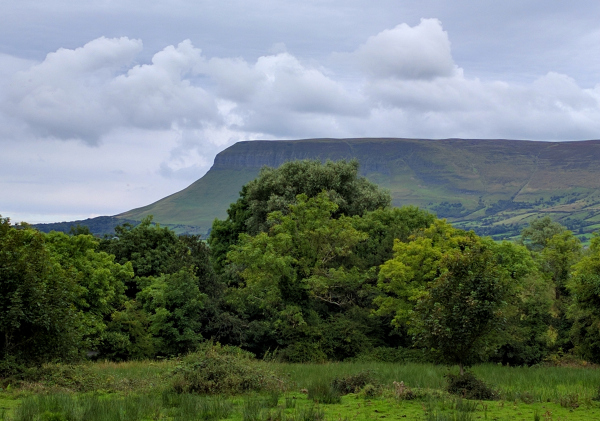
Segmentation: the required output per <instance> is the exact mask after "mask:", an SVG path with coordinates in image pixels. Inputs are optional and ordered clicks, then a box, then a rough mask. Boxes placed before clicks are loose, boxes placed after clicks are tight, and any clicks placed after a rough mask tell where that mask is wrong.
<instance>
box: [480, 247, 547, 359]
mask: <svg viewBox="0 0 600 421" xmlns="http://www.w3.org/2000/svg"><path fill="white" fill-rule="evenodd" d="M489 245H490V247H492V250H493V253H494V256H495V258H496V261H497V263H498V265H499V266H500V267H501V268H502V269H503V270H505V271H506V273H507V276H508V277H509V279H510V283H511V286H512V291H513V295H512V299H511V300H509V302H508V306H507V308H506V310H505V314H506V318H507V323H506V329H505V331H504V334H503V338H502V339H501V340H500V341H499V342H500V343H501V344H502V345H501V346H500V348H499V349H498V351H497V352H496V353H495V355H493V356H492V359H493V361H498V362H501V363H504V364H510V365H524V364H525V365H532V364H537V363H539V362H541V361H542V360H543V359H544V358H545V357H546V356H547V355H548V354H549V353H550V352H551V351H552V349H554V348H555V346H556V344H557V340H558V333H557V329H556V326H555V323H554V321H555V315H556V312H555V308H553V304H554V300H555V291H554V285H553V283H552V281H551V280H550V279H548V277H547V276H545V275H544V273H543V272H542V271H541V269H540V264H539V262H537V261H536V260H535V259H533V257H532V256H531V253H530V252H529V250H527V248H526V247H525V246H523V245H520V244H516V243H514V242H511V241H502V242H498V243H495V242H489ZM499 339H500V337H499Z"/></svg>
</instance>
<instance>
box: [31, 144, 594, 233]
mask: <svg viewBox="0 0 600 421" xmlns="http://www.w3.org/2000/svg"><path fill="white" fill-rule="evenodd" d="M353 158H356V159H358V161H359V162H360V171H361V173H362V175H364V176H366V177H367V178H368V179H369V180H371V181H373V182H374V183H377V184H378V185H380V186H381V187H383V188H386V189H388V190H389V191H390V193H391V195H392V200H393V204H394V205H395V206H402V205H417V206H419V207H422V208H426V209H429V210H431V211H433V212H435V213H437V215H438V216H439V217H444V218H447V219H448V220H449V221H451V222H452V223H453V224H454V225H455V226H459V227H463V228H466V229H474V230H475V231H476V232H477V233H479V234H482V235H492V236H493V237H494V238H497V239H498V238H509V237H512V236H514V235H517V234H518V232H519V231H520V230H521V228H522V227H523V226H524V225H526V224H527V222H528V221H530V220H531V219H533V218H536V217H539V216H544V215H549V216H551V217H552V218H553V219H554V220H556V221H558V222H560V223H562V224H564V225H566V226H567V227H568V228H569V229H571V230H573V231H574V232H575V233H576V234H578V235H580V236H581V237H582V239H584V240H587V239H589V237H590V235H591V232H592V231H594V230H598V229H600V140H589V141H575V142H533V141H525V140H506V139H498V140H490V139H482V140H477V139H444V140H428V139H394V138H365V139H304V140H291V141H283V140H278V141H259V140H256V141H249V142H239V143H236V144H235V145H233V146H231V147H229V148H227V149H225V150H224V151H222V152H221V153H219V154H218V155H217V157H216V158H215V162H214V165H213V166H212V168H211V169H210V170H209V171H208V172H207V173H206V175H204V177H202V178H200V179H199V180H197V181H196V182H194V183H193V184H192V185H190V186H189V187H187V188H186V189H184V190H182V191H180V192H177V193H175V194H172V195H170V196H168V197H165V198H164V199H161V200H159V201H157V202H155V203H152V204H150V205H148V206H144V207H141V208H137V209H133V210H130V211H128V212H124V213H122V214H119V215H115V217H113V218H114V220H111V223H115V222H116V221H119V220H123V221H125V220H128V221H132V220H133V221H139V220H141V219H142V218H143V217H144V216H146V215H154V220H155V221H156V222H159V223H161V224H163V225H167V226H169V227H172V228H173V229H175V230H176V231H177V232H180V233H181V232H189V233H200V234H205V233H206V232H208V230H209V229H210V227H211V225H212V222H213V220H214V219H215V218H221V219H222V218H225V217H226V209H227V208H228V206H229V204H230V203H232V202H234V201H235V200H237V198H238V193H239V191H240V189H241V187H242V186H243V185H244V184H245V183H247V182H248V181H250V180H252V179H253V178H255V177H256V176H257V175H258V173H259V171H260V168H261V167H263V166H265V165H267V166H271V167H277V166H279V165H281V164H283V163H284V162H287V161H291V160H296V159H320V160H321V161H326V160H327V159H331V160H339V159H346V160H349V159H353ZM83 222H86V221H83ZM91 223H94V219H92V220H91ZM67 224H69V223H67ZM70 224H73V223H70ZM82 225H84V224H83V223H82ZM38 227H39V226H38ZM66 230H67V231H68V228H66ZM92 231H93V230H92ZM93 232H94V231H93Z"/></svg>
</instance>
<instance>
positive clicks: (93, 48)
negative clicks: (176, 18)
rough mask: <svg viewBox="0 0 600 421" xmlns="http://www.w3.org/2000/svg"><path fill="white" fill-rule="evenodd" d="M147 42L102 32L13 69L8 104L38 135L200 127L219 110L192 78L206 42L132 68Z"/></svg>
mask: <svg viewBox="0 0 600 421" xmlns="http://www.w3.org/2000/svg"><path fill="white" fill-rule="evenodd" d="M141 48H142V43H141V41H138V40H130V39H128V38H119V39H107V38H99V39H96V40H94V41H91V42H89V43H87V44H85V45H84V46H83V47H81V48H77V49H75V50H68V49H60V50H58V51H57V52H55V53H51V54H48V56H47V57H46V59H45V60H44V61H43V62H42V63H40V64H37V65H35V66H32V67H31V68H29V69H28V70H25V71H22V72H18V73H17V74H16V75H15V76H14V78H13V81H12V84H11V87H10V88H9V91H8V95H7V97H6V99H5V101H4V104H2V105H3V108H4V109H5V110H6V112H7V114H9V115H11V116H13V117H15V118H19V119H21V121H23V122H24V123H26V124H27V125H29V127H30V128H31V129H32V130H33V131H34V133H36V134H38V135H40V136H44V137H54V138H58V139H81V140H84V141H85V142H87V143H90V144H97V143H98V142H99V140H100V138H101V137H102V136H103V135H106V134H107V133H109V132H110V131H111V130H114V129H116V128H119V127H139V128H154V129H165V128H167V129H168V128H169V127H170V126H171V125H172V124H176V123H177V124H180V125H184V126H185V125H189V126H191V127H199V126H201V125H202V124H203V122H204V121H205V120H211V121H212V120H215V119H217V118H218V112H217V110H216V105H215V103H214V101H213V98H212V97H211V96H210V95H209V94H208V93H206V92H205V91H204V90H203V89H202V88H200V87H197V86H193V85H192V84H191V83H190V81H189V80H188V77H189V76H190V75H193V74H195V73H197V71H198V70H197V66H199V65H200V63H201V61H202V57H201V55H200V50H198V49H196V48H194V47H193V46H192V45H191V43H190V42H189V41H184V42H182V43H180V44H179V45H178V46H177V47H174V46H169V47H166V48H165V49H164V50H162V51H160V52H158V53H156V54H155V55H154V57H153V60H152V63H151V64H148V65H136V66H134V67H130V68H129V69H128V70H127V68H128V67H129V65H130V64H131V62H132V61H133V60H134V58H135V56H136V55H137V54H138V53H139V52H140V51H141ZM125 70H127V71H126V73H125V74H124V73H123V72H124V71H125Z"/></svg>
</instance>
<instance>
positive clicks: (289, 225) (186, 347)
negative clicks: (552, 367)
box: [0, 161, 600, 388]
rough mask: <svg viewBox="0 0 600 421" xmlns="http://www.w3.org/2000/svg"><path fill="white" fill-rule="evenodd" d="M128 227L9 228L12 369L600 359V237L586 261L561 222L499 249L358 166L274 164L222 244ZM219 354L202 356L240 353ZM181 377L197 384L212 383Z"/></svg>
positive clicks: (7, 316) (0, 231) (5, 236)
mask: <svg viewBox="0 0 600 421" xmlns="http://www.w3.org/2000/svg"><path fill="white" fill-rule="evenodd" d="M115 232H116V235H115V236H113V237H106V238H104V239H98V238H94V237H93V236H92V235H90V234H89V231H87V230H86V229H85V228H84V227H77V228H76V229H73V230H72V231H71V232H70V235H68V234H65V233H61V232H51V233H48V234H44V233H41V232H39V231H37V230H35V229H33V228H31V227H29V226H27V225H24V226H12V225H11V224H10V222H9V220H8V219H1V218H0V375H1V374H2V373H3V374H11V373H16V372H19V370H22V369H23V367H25V366H28V365H39V364H42V363H44V362H51V361H72V360H81V359H84V358H102V359H109V360H131V359H143V358H154V357H171V356H178V355H186V354H188V353H193V352H197V351H198V349H200V348H201V347H202V346H203V344H204V343H205V342H206V340H213V341H216V342H220V343H222V344H224V345H235V346H239V347H241V348H242V349H245V350H247V351H250V352H252V353H253V354H255V355H258V356H261V357H265V358H270V359H277V360H283V361H291V362H308V361H312V362H319V361H326V360H350V359H352V360H355V361H367V360H373V359H380V360H383V361H394V362H397V361H408V360H410V361H415V360H421V361H437V362H442V363H447V364H458V365H459V366H460V367H461V371H462V368H463V367H464V366H468V365H471V364H473V363H475V362H480V361H494V362H500V363H509V364H511V365H515V364H517V365H519V364H526V365H531V364H536V363H539V362H541V361H543V360H545V359H552V358H555V357H556V358H558V357H560V356H562V355H564V354H565V353H569V352H570V353H573V354H574V355H575V356H578V357H581V358H585V359H587V360H590V361H593V362H598V363H600V359H599V357H598V356H599V355H600V329H599V328H598V326H599V325H600V311H599V310H598V309H600V236H596V237H595V238H594V239H593V240H592V242H591V247H590V248H589V249H586V250H584V249H583V247H582V245H581V244H580V242H579V240H578V239H577V237H575V236H574V235H573V234H572V233H571V232H570V231H568V230H566V228H564V227H562V226H560V225H559V224H556V223H555V222H553V221H551V220H550V219H549V218H543V219H540V220H535V221H533V222H532V223H531V224H530V225H529V226H528V227H527V228H526V229H525V230H524V231H523V233H522V236H521V238H520V239H519V241H516V242H508V241H504V242H494V241H493V240H491V239H490V238H486V237H479V236H477V235H476V234H475V233H473V232H467V231H464V230H461V229H457V228H454V227H452V226H451V225H450V224H448V223H447V222H446V221H445V220H440V219H436V218H435V217H434V216H433V215H432V214H430V213H428V212H426V211H423V210H420V209H418V208H415V207H410V206H409V207H402V208H392V207H391V206H390V203H389V195H388V194H387V193H386V192H382V191H380V190H379V189H378V188H377V187H375V186H374V185H373V184H371V183H369V182H367V181H366V180H365V179H364V178H361V177H359V176H358V167H357V164H356V162H350V163H347V162H343V161H342V162H337V163H333V162H327V163H325V164H321V163H320V162H316V161H301V162H292V163H288V164H285V165H283V166H282V167H280V168H278V169H263V170H262V171H261V174H260V176H259V177H258V178H257V179H256V180H254V181H252V182H250V183H249V184H248V185H246V186H245V187H244V188H243V190H242V192H241V193H240V198H239V200H238V201H237V202H235V203H233V204H232V205H231V206H230V208H229V210H228V218H227V219H226V220H225V221H219V220H216V221H215V223H214V226H213V230H212V232H211V236H210V238H209V241H208V245H207V243H206V242H204V241H203V240H202V239H200V238H199V237H197V236H177V235H176V234H175V233H174V232H173V231H171V230H169V229H167V228H164V227H161V226H159V225H158V224H154V223H153V222H152V219H151V217H149V218H146V219H144V220H143V221H142V222H141V223H140V224H139V225H137V226H133V225H131V224H127V223H126V224H123V225H121V226H118V227H117V228H116V229H115ZM196 355H198V354H196ZM217 357H218V358H217ZM217 357H215V358H216V359H215V360H214V361H212V360H211V361H209V360H206V361H205V360H197V361H196V360H194V361H196V362H194V361H192V360H193V358H196V357H190V358H192V359H191V360H189V359H188V360H185V361H187V363H186V364H188V363H189V364H191V365H193V364H196V363H197V364H200V365H202V364H209V365H210V364H217V363H219V364H221V362H222V361H226V360H227V358H228V357H227V356H226V355H220V354H219V356H217ZM203 358H204V357H203ZM206 358H208V357H206ZM211 358H212V357H211ZM191 365H190V366H191ZM215 367H217V366H216V365H215ZM219 367H220V366H219ZM215 369H217V368H215ZM218 369H219V370H221V368H218ZM223 369H226V366H223ZM182 370H183V369H182ZM181 373H183V374H181V375H182V376H183V377H182V379H184V380H185V382H187V383H185V385H183V383H182V387H184V388H196V387H199V388H201V387H205V386H193V385H192V383H193V382H195V381H200V380H202V379H200V380H199V379H195V380H192V377H190V376H191V375H192V374H189V373H188V374H189V375H188V374H185V373H184V371H181ZM190 373H191V372H190ZM184 374H185V375H184ZM186 376H187V377H186ZM205 380H206V379H204V380H202V382H204V381H205ZM182 381H183V380H182ZM206 381H209V380H206ZM203 384H204V383H203ZM206 384H208V383H206Z"/></svg>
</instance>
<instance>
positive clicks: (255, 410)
mask: <svg viewBox="0 0 600 421" xmlns="http://www.w3.org/2000/svg"><path fill="white" fill-rule="evenodd" d="M176 364H177V362H176V361H161V362H128V363H104V362H99V363H93V364H86V365H82V366H59V365H54V366H49V367H47V368H46V369H45V370H46V371H45V372H46V374H45V375H43V376H41V378H40V379H39V380H38V381H36V382H27V381H22V382H15V383H14V384H7V383H6V382H4V383H3V388H2V390H1V391H0V420H11V421H17V420H18V421H22V420H23V421H24V420H28V421H37V420H40V421H63V420H64V421H79V420H81V421H84V420H85V421H94V420H102V421H113V420H119V421H121V420H123V421H125V420H127V421H136V420H140V421H141V420H218V419H226V420H240V421H254V420H256V421H259V420H272V421H274V420H289V421H296V420H376V419H378V420H380V419H385V420H486V419H487V420H591V419H600V404H599V403H598V402H597V401H596V400H595V399H596V398H597V396H598V392H599V390H598V388H599V386H600V370H598V369H597V368H589V367H531V368H527V367H502V366H498V365H480V366H476V367H474V368H473V370H472V371H473V372H474V373H475V374H476V375H477V376H478V377H479V378H481V379H483V380H484V381H486V382H487V383H488V384H489V385H491V386H492V387H493V388H494V389H495V390H497V391H498V396H499V399H498V400H493V401H478V400H467V399H462V398H461V397H458V396H455V395H450V394H448V393H447V392H445V387H446V380H445V377H444V375H445V374H447V373H448V372H451V371H452V372H454V371H456V369H451V368H446V367H441V366H434V365H429V364H402V365H401V364H389V363H330V364H280V363H266V362H265V363H262V362H261V363H260V364H261V365H263V366H264V367H265V369H267V370H272V371H274V372H275V373H276V374H277V376H278V377H279V378H281V379H282V380H283V382H281V383H280V387H279V388H278V389H277V390H270V391H265V392H262V393H247V394H241V395H240V394H237V395H219V396H214V395H213V396H199V395H195V394H177V393H175V392H174V391H173V389H172V387H171V383H170V374H169V373H170V371H171V370H172V369H173V367H174V366H175V365H176ZM367 372H368V373H369V376H370V378H371V382H372V384H369V385H367V386H364V387H363V388H362V389H361V390H356V391H355V392H356V393H351V394H347V395H345V396H342V397H339V395H335V396H333V398H331V397H330V396H329V395H328V393H330V391H331V390H332V389H331V388H330V386H329V385H330V384H331V382H332V381H333V380H334V379H336V378H337V379H339V378H344V377H347V376H349V375H355V374H357V373H367ZM400 381H402V382H404V384H405V385H406V387H407V388H408V389H409V390H410V394H401V395H399V394H398V389H397V388H395V387H394V386H393V382H400ZM324 388H325V389H327V390H326V391H325V392H323V390H325V389H324ZM318 391H320V392H318Z"/></svg>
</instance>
